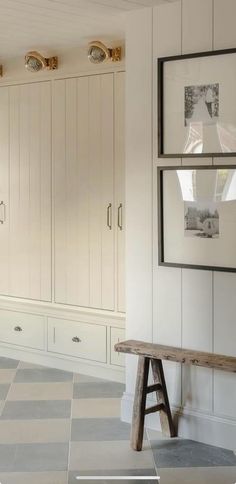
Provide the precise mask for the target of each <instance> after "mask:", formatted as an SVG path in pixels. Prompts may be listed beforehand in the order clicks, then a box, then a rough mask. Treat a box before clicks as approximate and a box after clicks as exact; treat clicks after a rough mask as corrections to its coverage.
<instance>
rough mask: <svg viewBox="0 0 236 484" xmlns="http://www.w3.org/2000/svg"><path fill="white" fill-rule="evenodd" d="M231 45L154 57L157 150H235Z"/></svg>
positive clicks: (235, 69)
mask: <svg viewBox="0 0 236 484" xmlns="http://www.w3.org/2000/svg"><path fill="white" fill-rule="evenodd" d="M235 85H236V49H227V50H218V51H211V52H201V53H195V54H186V55H180V56H174V57H163V58H159V59H158V156H159V157H168V158H172V157H178V158H179V157H188V158H191V157H199V156H202V157H208V156H209V157H213V156H216V157H217V156H220V157H222V156H236V89H235Z"/></svg>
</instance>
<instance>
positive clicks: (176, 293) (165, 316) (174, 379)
mask: <svg viewBox="0 0 236 484" xmlns="http://www.w3.org/2000/svg"><path fill="white" fill-rule="evenodd" d="M166 25H168V29H167V28H166ZM180 25H181V5H180V3H179V2H177V3H174V4H173V5H160V7H159V8H154V13H153V58H154V73H153V77H154V96H156V92H157V90H156V83H157V66H156V59H157V58H158V57H164V56H168V55H175V54H176V55H177V54H179V53H180V52H181V29H180ZM169 28H170V29H171V35H169ZM155 105H156V100H154V106H155ZM153 119H154V123H153V124H154V135H153V141H154V167H155V168H154V181H155V184H154V234H157V213H156V207H157V201H156V193H157V186H156V180H157V175H156V166H160V165H163V164H164V165H165V164H167V165H180V164H181V160H180V159H175V158H172V159H169V160H167V159H165V160H164V163H163V160H162V159H159V160H157V144H156V139H157V136H156V133H157V117H156V113H155V110H154V112H153ZM156 160H157V161H156ZM153 250H154V254H155V252H157V238H156V240H155V239H154V248H153ZM154 260H155V261H156V265H155V267H154V269H153V270H154V287H155V292H154V294H155V297H154V320H153V338H154V342H158V343H160V344H170V345H171V344H172V345H174V346H181V341H182V340H181V338H182V326H181V318H182V306H181V301H182V300H181V294H182V271H181V269H175V268H172V267H169V268H168V267H165V268H162V267H158V262H157V256H156V257H155V255H154ZM164 369H165V375H166V381H167V388H168V392H169V398H170V402H171V403H172V404H174V405H176V406H179V405H181V366H180V365H179V364H178V363H171V362H165V363H164Z"/></svg>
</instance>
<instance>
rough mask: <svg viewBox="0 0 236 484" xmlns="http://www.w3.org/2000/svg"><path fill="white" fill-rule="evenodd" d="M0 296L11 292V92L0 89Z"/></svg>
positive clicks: (6, 89)
mask: <svg viewBox="0 0 236 484" xmlns="http://www.w3.org/2000/svg"><path fill="white" fill-rule="evenodd" d="M0 106H1V109H0V202H3V203H1V205H0V220H1V222H3V223H0V247H1V250H0V267H1V277H0V294H8V291H9V271H8V265H9V108H8V106H9V91H8V88H7V87H1V89H0Z"/></svg>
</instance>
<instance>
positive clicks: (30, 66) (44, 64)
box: [25, 51, 58, 72]
mask: <svg viewBox="0 0 236 484" xmlns="http://www.w3.org/2000/svg"><path fill="white" fill-rule="evenodd" d="M57 67H58V58H57V57H55V56H54V57H49V58H46V57H43V56H42V55H41V54H40V53H39V52H36V51H30V52H27V54H26V55H25V68H26V69H27V70H28V71H30V72H39V71H41V70H43V69H46V70H54V69H57Z"/></svg>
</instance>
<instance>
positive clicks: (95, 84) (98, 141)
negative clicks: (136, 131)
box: [53, 74, 114, 310]
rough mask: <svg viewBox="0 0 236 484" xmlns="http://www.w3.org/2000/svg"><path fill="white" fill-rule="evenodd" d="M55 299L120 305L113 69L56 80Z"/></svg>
mask: <svg viewBox="0 0 236 484" xmlns="http://www.w3.org/2000/svg"><path fill="white" fill-rule="evenodd" d="M53 105H54V108H53V112H54V118H53V120H54V121H53V123H54V143H53V144H54V150H53V152H54V180H55V188H54V194H55V300H56V302H58V303H65V304H72V305H78V306H85V307H94V308H101V309H111V310H113V309H114V228H113V227H112V228H111V230H110V228H109V227H108V225H107V208H108V206H109V204H111V209H109V210H110V219H111V220H110V221H111V222H112V223H114V220H113V213H112V211H113V191H114V187H113V157H114V155H113V115H114V113H113V74H105V75H95V76H88V77H81V78H78V79H77V78H75V79H68V80H60V81H55V83H54V102H53Z"/></svg>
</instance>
